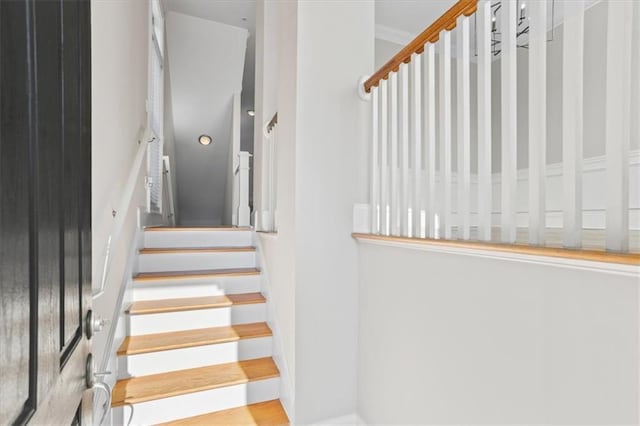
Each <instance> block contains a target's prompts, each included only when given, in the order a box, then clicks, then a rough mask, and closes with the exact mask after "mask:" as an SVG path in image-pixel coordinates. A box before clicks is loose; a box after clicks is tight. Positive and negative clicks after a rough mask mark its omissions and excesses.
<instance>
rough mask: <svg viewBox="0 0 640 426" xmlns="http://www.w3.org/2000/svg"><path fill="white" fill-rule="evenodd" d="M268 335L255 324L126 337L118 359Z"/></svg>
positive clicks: (267, 330) (263, 327) (262, 326)
mask: <svg viewBox="0 0 640 426" xmlns="http://www.w3.org/2000/svg"><path fill="white" fill-rule="evenodd" d="M271 335H272V332H271V329H270V328H269V326H268V325H267V324H266V323H264V322H257V323H252V324H237V325H232V326H227V327H210V328H200V329H195V330H185V331H173V332H169V333H156V334H143V335H139V336H127V337H126V338H125V339H124V341H123V342H122V344H121V345H120V348H119V349H118V355H119V356H122V355H136V354H144V353H149V352H159V351H167V350H171V349H181V348H191V347H194V346H204V345H213V344H216V343H226V342H235V341H238V340H241V339H252V338H258V337H268V336H271Z"/></svg>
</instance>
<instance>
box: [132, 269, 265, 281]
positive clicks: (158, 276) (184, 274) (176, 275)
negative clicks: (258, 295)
mask: <svg viewBox="0 0 640 426" xmlns="http://www.w3.org/2000/svg"><path fill="white" fill-rule="evenodd" d="M259 274H260V270H259V269H257V268H233V269H211V270H206V271H171V272H142V273H139V274H137V275H136V276H134V277H133V281H134V282H137V283H140V282H150V281H164V280H168V279H171V280H180V279H182V280H188V279H191V278H214V277H238V276H245V275H259Z"/></svg>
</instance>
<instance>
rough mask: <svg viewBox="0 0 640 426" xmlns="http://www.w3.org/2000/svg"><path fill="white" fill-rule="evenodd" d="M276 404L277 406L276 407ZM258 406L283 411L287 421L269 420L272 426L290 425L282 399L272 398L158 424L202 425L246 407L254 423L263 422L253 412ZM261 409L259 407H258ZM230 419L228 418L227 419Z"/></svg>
mask: <svg viewBox="0 0 640 426" xmlns="http://www.w3.org/2000/svg"><path fill="white" fill-rule="evenodd" d="M274 405H275V407H274ZM258 406H261V407H263V408H264V407H268V408H267V409H271V410H274V409H275V410H277V411H279V412H280V413H282V414H283V415H284V416H285V418H286V421H285V422H278V423H273V422H269V423H267V424H269V425H271V426H275V425H279V426H283V425H289V424H290V421H289V417H288V416H287V412H286V411H285V409H284V407H283V406H282V401H280V399H271V400H268V401H261V402H256V403H251V404H245V405H242V406H239V407H232V408H226V409H223V410H218V411H212V412H209V413H204V414H198V415H195V416H190V417H184V418H180V419H175V420H171V421H168V422H164V423H160V424H158V425H156V426H175V425H183V424H190V425H194V424H198V425H202V424H210V423H204V422H203V420H205V418H206V420H211V419H210V417H212V416H224V415H225V414H226V415H229V414H230V413H231V412H234V411H235V412H238V411H241V410H243V409H246V410H248V411H249V415H250V416H251V417H253V419H254V423H256V424H261V423H257V421H258V420H257V419H256V418H255V417H254V413H253V412H252V409H256V408H257V407H258ZM258 409H259V408H258ZM226 420H228V419H226ZM215 424H222V423H215ZM233 424H237V423H233Z"/></svg>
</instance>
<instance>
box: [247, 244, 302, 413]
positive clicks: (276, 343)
mask: <svg viewBox="0 0 640 426" xmlns="http://www.w3.org/2000/svg"><path fill="white" fill-rule="evenodd" d="M253 235H254V237H253V238H254V246H255V247H256V262H257V266H258V268H259V269H260V271H261V274H262V283H261V290H262V294H264V296H265V297H266V299H267V323H268V324H269V327H271V331H272V333H273V355H272V358H273V360H274V362H275V363H276V365H277V366H278V370H279V371H280V402H281V403H282V406H283V407H284V410H285V411H286V413H287V416H288V417H289V420H290V421H291V424H295V422H294V420H295V411H294V407H295V404H294V402H295V394H294V386H293V380H292V379H291V373H290V372H289V367H288V364H287V362H286V359H285V355H284V344H283V342H282V335H281V334H280V327H278V321H277V320H276V316H275V312H276V310H277V307H276V302H275V300H273V297H270V285H269V283H270V281H269V270H268V268H267V265H266V261H265V258H264V251H263V248H262V242H261V240H260V237H259V236H258V235H257V234H256V233H255V232H254V233H253Z"/></svg>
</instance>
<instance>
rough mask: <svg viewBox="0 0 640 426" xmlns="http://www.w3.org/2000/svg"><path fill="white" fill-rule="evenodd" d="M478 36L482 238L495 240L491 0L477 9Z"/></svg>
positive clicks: (479, 187)
mask: <svg viewBox="0 0 640 426" xmlns="http://www.w3.org/2000/svg"><path fill="white" fill-rule="evenodd" d="M477 14H478V16H477V23H478V29H477V37H478V239H479V240H481V241H490V240H491V210H492V208H491V206H492V204H491V201H492V192H493V191H492V182H491V139H492V138H491V1H489V0H486V1H484V0H483V1H481V2H480V3H479V4H478V12H477Z"/></svg>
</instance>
